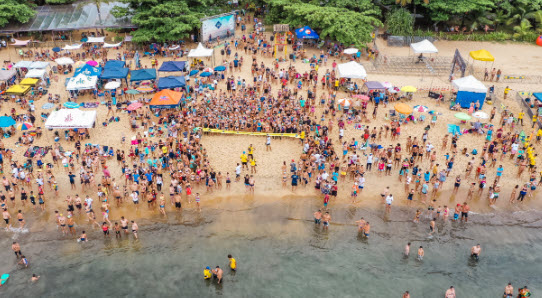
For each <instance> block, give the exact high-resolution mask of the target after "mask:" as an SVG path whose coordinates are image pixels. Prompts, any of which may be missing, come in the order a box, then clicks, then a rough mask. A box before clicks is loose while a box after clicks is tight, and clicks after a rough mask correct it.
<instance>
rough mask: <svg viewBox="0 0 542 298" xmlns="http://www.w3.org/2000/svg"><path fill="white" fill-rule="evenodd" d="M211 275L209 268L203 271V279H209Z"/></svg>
mask: <svg viewBox="0 0 542 298" xmlns="http://www.w3.org/2000/svg"><path fill="white" fill-rule="evenodd" d="M211 277H213V275H212V274H211V267H209V266H207V267H205V269H203V279H211Z"/></svg>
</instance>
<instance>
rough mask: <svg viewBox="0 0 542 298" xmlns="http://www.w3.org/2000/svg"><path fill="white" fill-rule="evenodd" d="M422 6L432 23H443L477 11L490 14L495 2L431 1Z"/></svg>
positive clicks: (477, 0)
mask: <svg viewBox="0 0 542 298" xmlns="http://www.w3.org/2000/svg"><path fill="white" fill-rule="evenodd" d="M422 5H423V6H424V7H425V8H426V9H427V10H428V11H429V16H430V18H431V20H432V21H434V22H441V21H448V20H450V19H451V18H452V17H454V16H461V17H463V16H464V15H465V14H468V13H473V12H476V11H483V12H489V11H491V9H493V8H494V7H495V0H431V1H429V3H424V4H422Z"/></svg>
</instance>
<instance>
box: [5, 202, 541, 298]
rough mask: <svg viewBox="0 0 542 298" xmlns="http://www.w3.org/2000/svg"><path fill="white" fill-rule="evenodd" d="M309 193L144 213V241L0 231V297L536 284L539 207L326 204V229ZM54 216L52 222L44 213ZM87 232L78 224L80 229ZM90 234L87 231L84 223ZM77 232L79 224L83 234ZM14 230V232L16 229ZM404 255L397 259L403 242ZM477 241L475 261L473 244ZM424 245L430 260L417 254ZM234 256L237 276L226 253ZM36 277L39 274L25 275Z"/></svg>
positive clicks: (288, 293) (392, 292)
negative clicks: (418, 216)
mask: <svg viewBox="0 0 542 298" xmlns="http://www.w3.org/2000/svg"><path fill="white" fill-rule="evenodd" d="M319 202H320V200H318V201H317V200H316V199H311V198H281V199H280V200H276V199H275V200H271V199H260V198H257V199H253V198H241V199H239V198H235V199H234V198H224V199H222V200H221V202H220V203H219V204H218V206H217V207H216V208H207V209H203V211H202V212H201V214H199V213H198V212H194V211H191V210H186V211H183V214H182V215H179V214H174V213H169V214H168V215H169V216H168V218H167V219H163V220H160V221H148V220H147V221H140V222H139V225H140V233H139V234H140V240H134V239H133V238H132V237H129V238H128V239H126V238H124V237H123V239H122V240H119V241H118V240H116V239H115V238H114V237H112V238H111V239H105V240H104V239H103V236H102V235H101V232H100V231H98V230H93V231H91V232H89V233H88V234H89V239H90V241H89V242H88V243H84V244H79V243H77V242H76V241H75V240H74V239H71V238H67V237H63V236H61V235H60V234H59V233H58V232H57V231H49V230H43V229H42V230H41V231H33V232H32V233H26V234H15V235H13V234H12V233H6V232H0V233H1V235H2V236H1V240H0V245H1V246H0V247H2V248H3V249H2V251H1V252H0V265H1V267H0V268H2V270H3V272H2V273H4V272H5V273H10V274H11V278H10V280H9V281H8V283H7V284H6V285H5V286H3V287H1V288H0V293H1V295H2V296H3V297H17V296H22V295H25V296H31V295H32V296H36V297H37V296H39V297H58V296H67V295H69V296H74V297H89V296H95V297H125V296H132V297H150V296H152V297H179V295H183V296H187V297H195V296H201V295H224V296H227V297H248V296H256V297H270V296H278V297H301V296H307V297H311V296H323V295H326V296H327V295H335V296H337V295H338V296H340V297H400V295H401V294H402V293H403V292H404V291H405V290H409V291H410V293H411V294H412V295H413V297H442V296H443V295H444V291H445V290H446V289H447V288H448V287H449V286H451V285H453V286H454V287H455V288H456V291H457V294H458V297H501V296H502V292H503V289H504V286H505V285H506V284H507V283H508V282H512V283H513V285H514V287H515V288H516V289H517V288H518V286H524V285H528V286H529V288H530V289H531V290H532V291H533V293H534V296H533V297H536V296H537V293H539V292H540V291H542V287H541V285H542V277H541V276H542V266H540V265H539V264H540V262H541V261H542V254H541V253H540V251H541V250H542V232H541V231H540V229H539V227H540V226H542V221H538V220H537V218H540V215H541V213H539V212H536V211H531V212H516V213H513V214H507V215H499V214H485V215H477V214H473V215H471V220H472V222H469V223H468V224H463V223H451V222H447V223H444V222H442V221H439V222H438V224H437V227H438V233H436V234H435V235H434V236H433V237H432V238H431V237H428V225H429V221H428V219H427V218H425V219H424V220H423V221H422V222H421V223H420V224H414V223H412V222H411V221H410V220H411V218H412V215H413V214H411V213H412V210H410V211H405V210H399V209H394V210H393V212H392V216H391V218H388V217H384V214H383V212H382V211H381V210H374V209H361V208H354V207H349V206H345V207H340V208H337V209H333V210H331V214H332V217H333V219H332V225H331V226H330V228H329V231H323V230H322V227H318V226H315V225H314V224H313V222H312V213H313V212H314V211H315V209H317V208H318V206H317V205H318V204H319ZM361 216H363V217H364V218H365V219H367V220H369V221H370V222H371V225H372V230H371V238H370V239H368V240H367V239H365V238H361V237H359V236H358V234H357V227H356V225H355V224H354V221H355V220H357V219H359V217H361ZM49 222H50V221H49ZM80 228H82V227H80ZM87 230H90V228H87ZM79 231H80V229H78V232H79ZM12 236H13V237H12ZM12 238H16V239H17V241H19V243H20V244H21V246H22V251H23V253H24V254H25V255H26V256H27V257H29V259H30V262H31V267H30V268H28V269H20V268H18V267H17V265H16V262H15V257H14V256H13V253H12V252H11V250H10V249H9V248H10V244H11V241H13V240H12ZM409 241H410V242H412V249H411V256H410V257H409V258H404V257H403V256H402V251H403V248H404V245H405V244H406V242H409ZM477 243H480V244H481V245H482V248H483V252H482V256H481V259H480V261H479V262H473V261H471V260H470V259H469V252H470V247H472V246H473V245H475V244H477ZM420 245H423V247H424V248H425V258H424V260H423V261H422V262H419V261H417V260H416V259H415V254H416V250H417V247H418V246H420ZM228 253H231V254H233V255H234V257H235V258H236V259H237V262H238V266H239V270H238V272H237V273H232V272H230V271H229V269H226V268H227V267H228V266H227V264H228V259H227V254H228ZM216 265H220V267H222V268H224V271H225V276H224V282H223V284H222V285H217V284H216V283H214V282H213V283H211V282H208V281H204V280H203V278H202V275H203V274H202V271H203V268H204V267H205V266H212V267H214V266H216ZM32 273H36V274H38V275H41V279H40V281H39V282H38V283H36V284H31V283H30V281H29V280H30V276H31V275H32Z"/></svg>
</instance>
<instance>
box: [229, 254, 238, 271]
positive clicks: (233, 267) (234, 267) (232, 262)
mask: <svg viewBox="0 0 542 298" xmlns="http://www.w3.org/2000/svg"><path fill="white" fill-rule="evenodd" d="M228 260H229V261H230V269H231V270H233V271H237V261H236V260H235V259H234V258H233V257H232V256H231V254H229V255H228Z"/></svg>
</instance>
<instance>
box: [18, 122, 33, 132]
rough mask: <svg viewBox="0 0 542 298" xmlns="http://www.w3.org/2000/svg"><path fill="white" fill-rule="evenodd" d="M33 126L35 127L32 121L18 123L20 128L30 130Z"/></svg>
mask: <svg viewBox="0 0 542 298" xmlns="http://www.w3.org/2000/svg"><path fill="white" fill-rule="evenodd" d="M32 127H33V125H32V123H29V122H23V123H19V124H17V129H18V130H29V129H31V128H32Z"/></svg>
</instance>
